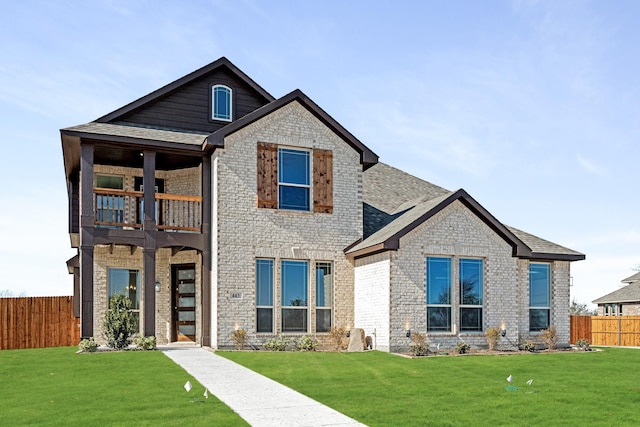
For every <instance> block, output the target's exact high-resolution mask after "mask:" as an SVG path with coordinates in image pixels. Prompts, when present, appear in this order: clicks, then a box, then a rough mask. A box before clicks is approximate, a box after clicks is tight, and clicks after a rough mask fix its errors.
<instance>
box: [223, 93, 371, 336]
mask: <svg viewBox="0 0 640 427" xmlns="http://www.w3.org/2000/svg"><path fill="white" fill-rule="evenodd" d="M258 142H268V143H272V144H278V145H279V146H286V147H291V148H304V149H323V150H330V151H331V152H332V153H333V159H334V161H333V177H334V179H333V194H334V198H333V212H332V213H313V212H299V211H285V210H278V209H261V208H258V207H257V166H256V163H257V162H256V159H257V145H258ZM213 165H214V167H213V171H214V178H213V182H214V185H213V192H214V196H213V199H214V213H213V217H214V221H215V224H214V225H213V236H214V237H213V239H214V241H213V250H212V252H213V254H214V261H213V264H214V272H213V277H212V287H213V294H214V296H213V300H214V301H215V303H214V307H213V311H212V317H213V318H212V319H211V322H212V325H214V326H215V328H214V327H212V329H215V330H212V335H213V336H214V338H213V339H212V345H213V346H214V347H229V346H231V345H232V342H231V341H230V336H231V334H232V333H233V331H234V330H235V329H236V328H242V329H245V330H247V331H248V333H249V338H250V339H249V342H250V344H251V345H255V346H261V345H262V343H263V342H264V341H265V340H266V339H267V338H268V337H270V336H274V335H276V334H278V333H279V332H280V330H281V328H280V324H281V316H280V309H279V308H280V303H279V302H280V298H281V293H280V285H281V280H280V277H281V274H280V273H281V272H280V261H281V260H305V261H309V271H310V277H309V311H308V325H309V332H311V333H313V331H315V309H314V305H315V275H314V274H311V272H312V271H313V266H314V263H315V262H316V261H329V262H332V263H333V268H334V275H333V276H334V290H335V293H334V301H333V304H334V305H333V307H334V313H333V323H334V325H339V326H340V325H345V326H347V325H352V324H353V280H354V279H353V274H354V271H353V266H352V264H351V262H350V261H349V260H348V259H347V258H346V257H345V255H344V253H343V250H344V248H345V247H347V246H348V245H349V244H351V243H353V242H354V241H356V240H357V239H358V238H359V237H360V236H362V208H361V206H362V205H361V200H362V188H361V187H362V179H361V171H362V166H361V165H360V160H359V155H358V153H357V152H356V151H354V150H353V149H352V148H351V147H350V146H349V145H347V144H346V143H345V142H344V141H343V140H342V139H340V138H338V137H337V136H336V135H335V134H334V133H333V132H332V131H331V130H329V129H328V128H327V127H326V126H324V125H323V124H322V123H321V122H320V121H319V120H318V119H316V118H315V117H314V116H313V115H312V114H311V113H310V112H309V111H308V110H306V109H305V108H303V107H302V106H301V105H300V104H298V103H297V102H292V103H290V104H288V105H286V106H284V107H282V108H281V109H279V110H277V111H275V112H273V113H272V114H270V115H268V116H267V117H264V118H262V119H260V120H258V121H256V122H254V123H252V124H251V125H249V126H246V127H244V128H243V129H241V130H240V131H238V132H236V133H234V134H232V135H230V136H228V137H227V138H226V139H225V148H224V149H222V150H216V152H215V153H214V155H213ZM311 192H313V188H312V189H311ZM216 219H217V221H216ZM257 258H268V259H272V260H274V276H275V277H274V288H275V289H274V293H273V295H274V296H273V299H274V314H275V316H274V327H275V331H274V334H266V335H265V334H257V333H256V308H255V298H256V296H255V286H256V278H255V262H256V259H257ZM232 294H234V295H232ZM232 297H233V298H232ZM318 338H321V339H322V338H326V334H319V336H318Z"/></svg>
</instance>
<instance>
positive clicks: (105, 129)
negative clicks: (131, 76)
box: [62, 122, 208, 146]
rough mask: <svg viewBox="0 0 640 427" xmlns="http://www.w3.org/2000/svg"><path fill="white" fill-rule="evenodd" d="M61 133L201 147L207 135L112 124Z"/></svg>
mask: <svg viewBox="0 0 640 427" xmlns="http://www.w3.org/2000/svg"><path fill="white" fill-rule="evenodd" d="M62 131H63V132H64V131H68V132H79V133H85V134H95V135H112V136H120V137H125V138H135V139H144V140H150V141H164V142H175V143H179V144H189V145H198V146H200V145H202V144H203V142H204V139H205V138H206V137H207V135H208V133H200V132H187V131H178V130H171V129H160V128H155V127H151V126H131V125H123V124H113V123H98V122H90V123H86V124H83V125H78V126H73V127H69V128H65V129H62Z"/></svg>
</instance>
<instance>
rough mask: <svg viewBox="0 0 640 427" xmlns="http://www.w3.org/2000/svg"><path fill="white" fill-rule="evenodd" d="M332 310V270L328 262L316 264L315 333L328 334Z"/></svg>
mask: <svg viewBox="0 0 640 427" xmlns="http://www.w3.org/2000/svg"><path fill="white" fill-rule="evenodd" d="M332 308H333V269H332V264H331V263H330V262H317V263H316V332H329V328H331V314H332V313H331V312H332V311H333V310H332Z"/></svg>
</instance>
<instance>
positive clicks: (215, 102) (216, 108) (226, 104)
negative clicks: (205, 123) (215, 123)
mask: <svg viewBox="0 0 640 427" xmlns="http://www.w3.org/2000/svg"><path fill="white" fill-rule="evenodd" d="M211 101H212V109H211V118H212V119H213V120H224V121H227V122H230V121H231V89H230V88H229V87H227V86H223V85H215V86H213V87H212V88H211Z"/></svg>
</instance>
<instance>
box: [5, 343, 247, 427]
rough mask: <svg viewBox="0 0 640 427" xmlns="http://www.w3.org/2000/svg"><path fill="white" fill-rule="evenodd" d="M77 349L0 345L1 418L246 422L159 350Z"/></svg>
mask: <svg viewBox="0 0 640 427" xmlns="http://www.w3.org/2000/svg"><path fill="white" fill-rule="evenodd" d="M76 350H77V347H61V348H47V349H28V350H3V351H0V385H1V386H0V402H2V410H0V425H7V426H9V425H10V426H19V425H39V426H47V425H56V426H57V425H61V424H64V425H65V426H74V425H142V426H144V425H163V426H179V425H188V426H201V425H202V426H204V425H207V426H210V425H224V426H246V425H247V424H246V422H245V421H244V420H243V419H242V418H240V416H238V415H237V414H236V413H235V412H233V411H232V410H231V409H230V408H229V407H227V406H226V405H224V404H223V403H222V402H220V401H219V400H218V399H217V398H216V397H215V396H213V395H211V394H209V397H208V398H205V397H204V395H203V393H204V387H203V386H202V385H200V383H198V381H197V380H195V379H194V378H193V377H192V376H190V375H189V374H187V373H186V372H185V371H184V370H183V369H182V368H180V367H179V366H178V365H176V364H175V363H173V361H171V360H170V359H169V358H167V357H166V356H165V355H164V354H162V352H160V351H147V352H142V351H124V352H99V353H88V354H75V352H76ZM187 381H190V382H191V384H192V386H193V388H192V390H191V391H190V392H186V390H185V389H184V388H183V386H184V384H185V383H186V382H187Z"/></svg>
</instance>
